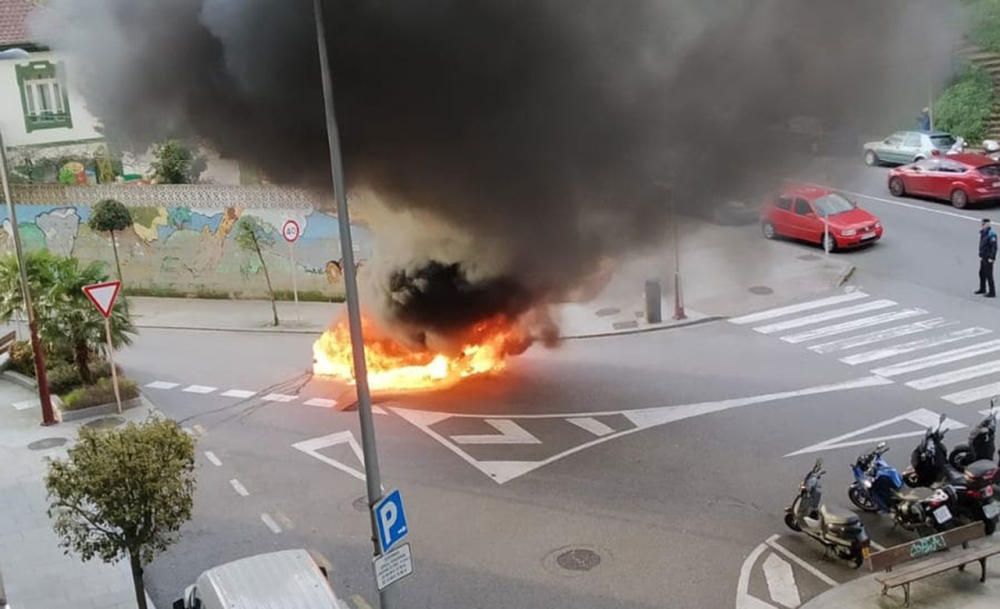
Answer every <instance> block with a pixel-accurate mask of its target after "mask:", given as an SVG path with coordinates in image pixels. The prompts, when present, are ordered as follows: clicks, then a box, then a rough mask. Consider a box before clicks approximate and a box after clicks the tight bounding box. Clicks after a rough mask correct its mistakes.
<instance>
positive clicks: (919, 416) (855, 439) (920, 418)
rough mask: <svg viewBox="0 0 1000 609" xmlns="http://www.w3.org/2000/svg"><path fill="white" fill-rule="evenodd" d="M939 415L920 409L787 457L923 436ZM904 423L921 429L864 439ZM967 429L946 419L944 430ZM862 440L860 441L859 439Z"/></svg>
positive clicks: (792, 453)
mask: <svg viewBox="0 0 1000 609" xmlns="http://www.w3.org/2000/svg"><path fill="white" fill-rule="evenodd" d="M938 417H939V415H938V414H937V413H936V412H932V411H930V410H927V409H925V408H919V409H917V410H914V411H912V412H908V413H906V414H901V415H899V416H898V417H892V418H891V419H886V420H884V421H880V422H878V423H875V424H874V425H869V426H867V427H862V428H861V429H857V430H855V431H852V432H849V433H845V434H843V435H840V436H837V437H836V438H830V439H829V440H824V441H822V442H818V443H816V444H813V445H812V446H807V447H805V448H802V449H800V450H797V451H795V452H791V453H788V454H787V455H785V456H786V457H795V456H798V455H804V454H807V453H815V452H820V451H824V450H835V449H838V448H847V447H850V446H858V445H860V444H877V443H879V442H883V441H887V440H896V439H899V438H910V437H914V436H922V435H924V433H925V432H926V431H927V428H928V427H936V426H937V424H938ZM903 421H909V422H911V423H914V424H916V425H917V426H919V427H920V429H918V430H916V431H907V432H901V433H894V434H889V435H884V436H874V437H872V436H868V437H862V436H865V435H866V434H868V433H870V432H873V431H876V430H878V429H882V428H885V427H889V426H890V425H895V424H896V423H901V422H903ZM963 427H965V424H964V423H960V422H959V421H956V420H954V419H945V422H944V424H943V425H942V428H944V429H961V428H963ZM859 438H860V439H859Z"/></svg>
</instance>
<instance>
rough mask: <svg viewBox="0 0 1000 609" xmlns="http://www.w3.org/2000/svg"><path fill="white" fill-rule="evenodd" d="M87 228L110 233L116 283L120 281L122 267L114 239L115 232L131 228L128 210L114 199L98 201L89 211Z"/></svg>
mask: <svg viewBox="0 0 1000 609" xmlns="http://www.w3.org/2000/svg"><path fill="white" fill-rule="evenodd" d="M87 226H89V227H90V230H92V231H96V232H99V233H105V232H106V233H111V249H112V250H114V252H115V269H117V270H118V281H121V280H122V265H121V263H120V262H119V261H118V241H117V240H116V239H115V231H123V230H125V229H126V228H128V227H130V226H132V216H131V215H130V214H129V213H128V209H127V208H126V207H125V206H124V205H123V204H122V203H121V202H120V201H115V200H114V199H104V200H103V201H98V202H97V205H95V206H94V208H93V209H92V210H91V213H90V220H89V221H88V222H87Z"/></svg>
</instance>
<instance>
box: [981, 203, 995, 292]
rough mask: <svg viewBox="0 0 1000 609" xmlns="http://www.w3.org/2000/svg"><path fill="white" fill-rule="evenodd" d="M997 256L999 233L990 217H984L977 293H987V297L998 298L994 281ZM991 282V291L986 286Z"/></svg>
mask: <svg viewBox="0 0 1000 609" xmlns="http://www.w3.org/2000/svg"><path fill="white" fill-rule="evenodd" d="M996 258H997V234H996V232H994V231H993V228H992V227H991V226H990V219H989V218H983V223H982V225H981V226H980V228H979V289H978V290H976V294H985V295H986V297H987V298H996V295H997V290H996V286H995V285H994V283H993V261H994V260H996ZM987 284H989V291H987V290H986V286H987Z"/></svg>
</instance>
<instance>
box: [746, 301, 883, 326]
mask: <svg viewBox="0 0 1000 609" xmlns="http://www.w3.org/2000/svg"><path fill="white" fill-rule="evenodd" d="M895 305H896V301H894V300H873V301H871V302H866V303H864V304H859V305H854V306H850V307H844V308H842V309H833V310H832V311H824V312H822V313H814V314H812V315H806V316H804V317H796V318H794V319H790V320H788V321H779V322H776V323H773V324H768V325H766V326H757V327H756V328H754V330H755V331H756V332H760V333H761V334H773V333H775V332H782V331H784V330H792V329H794V328H801V327H803V326H809V325H812V324H818V323H822V322H824V321H830V320H833V319H840V318H842V317H850V316H851V315H857V314H859V313H867V312H869V311H877V310H879V309H888V308H889V307H892V306H895Z"/></svg>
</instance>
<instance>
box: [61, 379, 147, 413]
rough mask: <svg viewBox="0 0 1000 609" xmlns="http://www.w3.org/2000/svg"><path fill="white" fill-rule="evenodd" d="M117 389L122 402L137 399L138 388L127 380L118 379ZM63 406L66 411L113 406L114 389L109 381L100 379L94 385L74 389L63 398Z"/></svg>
mask: <svg viewBox="0 0 1000 609" xmlns="http://www.w3.org/2000/svg"><path fill="white" fill-rule="evenodd" d="M118 388H119V390H120V391H121V398H122V402H124V401H126V400H132V399H135V398H137V397H139V388H138V387H137V386H136V384H135V383H134V382H132V381H130V380H128V379H124V378H119V379H118ZM62 400H63V404H64V405H65V406H66V410H80V409H81V408H90V407H91V406H100V405H102V404H113V403H114V401H115V389H114V386H113V385H112V384H111V379H107V378H104V379H101V380H99V381H97V383H96V384H94V385H88V386H86V387H80V388H78V389H74V390H73V391H71V392H69V393H68V394H66V395H65V396H64V397H63V399H62Z"/></svg>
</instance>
